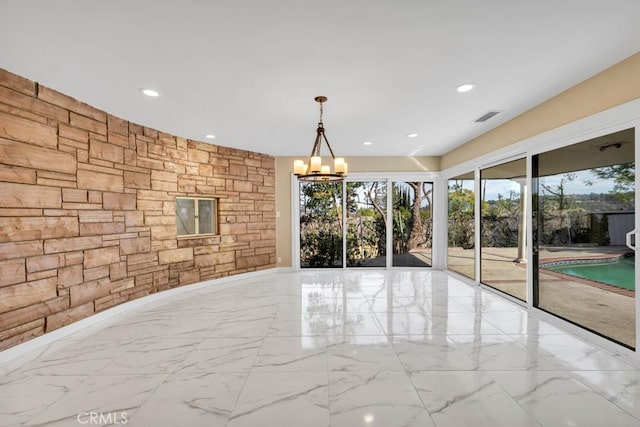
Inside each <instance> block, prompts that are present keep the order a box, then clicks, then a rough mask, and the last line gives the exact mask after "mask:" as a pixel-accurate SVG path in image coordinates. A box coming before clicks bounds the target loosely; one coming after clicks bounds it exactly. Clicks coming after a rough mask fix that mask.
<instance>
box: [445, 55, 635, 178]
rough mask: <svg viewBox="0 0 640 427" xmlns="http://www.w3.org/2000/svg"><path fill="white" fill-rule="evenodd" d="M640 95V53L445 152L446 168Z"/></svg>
mask: <svg viewBox="0 0 640 427" xmlns="http://www.w3.org/2000/svg"><path fill="white" fill-rule="evenodd" d="M636 98H640V53H636V54H635V55H633V56H631V57H629V58H627V59H625V60H624V61H622V62H620V63H618V64H616V65H614V66H612V67H610V68H608V69H606V70H605V71H603V72H601V73H599V74H596V75H595V76H593V77H591V78H589V79H587V80H585V81H583V82H582V83H579V84H578V85H576V86H574V87H572V88H571V89H568V90H566V91H564V92H562V93H561V94H559V95H557V96H555V97H553V98H551V99H549V100H548V101H545V102H543V103H542V104H540V105H538V106H536V107H534V108H532V109H531V110H529V111H527V112H525V113H523V114H521V115H519V116H518V117H515V118H514V119H512V120H510V121H508V122H507V123H505V124H503V125H501V126H499V127H497V128H495V129H494V130H492V131H489V132H487V133H485V134H484V135H481V136H479V137H477V138H475V139H472V140H471V141H469V142H467V143H466V144H464V145H462V146H460V147H458V148H456V149H454V150H451V151H450V152H448V153H446V154H445V155H443V156H442V160H441V167H442V170H444V169H447V168H449V167H451V166H455V165H457V164H459V163H462V162H465V161H468V160H471V159H473V158H475V157H478V156H481V155H483V154H487V153H490V152H492V151H495V150H497V149H500V148H503V147H506V146H508V145H511V144H514V143H516V142H519V141H522V140H525V139H527V138H530V137H532V136H535V135H538V134H540V133H543V132H546V131H548V130H551V129H554V128H557V127H559V126H562V125H565V124H568V123H571V122H574V121H576V120H579V119H582V118H584V117H587V116H590V115H592V114H595V113H598V112H601V111H604V110H607V109H609V108H612V107H615V106H617V105H620V104H624V103H625V102H629V101H632V100H634V99H636Z"/></svg>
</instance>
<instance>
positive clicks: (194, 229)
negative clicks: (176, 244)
mask: <svg viewBox="0 0 640 427" xmlns="http://www.w3.org/2000/svg"><path fill="white" fill-rule="evenodd" d="M217 208H218V205H217V200H216V199H201V198H195V197H177V198H176V224H177V227H178V236H198V235H201V234H216V233H217V232H218V220H217V219H218V214H217Z"/></svg>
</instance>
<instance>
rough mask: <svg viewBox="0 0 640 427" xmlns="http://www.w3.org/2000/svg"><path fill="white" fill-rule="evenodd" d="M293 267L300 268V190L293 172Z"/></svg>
mask: <svg viewBox="0 0 640 427" xmlns="http://www.w3.org/2000/svg"><path fill="white" fill-rule="evenodd" d="M291 267H293V269H294V270H300V190H299V187H298V177H297V176H295V175H294V174H291Z"/></svg>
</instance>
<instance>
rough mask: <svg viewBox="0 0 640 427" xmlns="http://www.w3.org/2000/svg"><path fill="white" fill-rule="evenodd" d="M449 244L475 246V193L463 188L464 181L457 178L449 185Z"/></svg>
mask: <svg viewBox="0 0 640 427" xmlns="http://www.w3.org/2000/svg"><path fill="white" fill-rule="evenodd" d="M448 199H449V203H448V204H449V215H448V221H449V227H448V230H449V232H448V235H449V246H450V247H461V248H463V249H472V248H473V247H474V243H475V242H474V225H475V224H474V211H475V194H474V192H473V190H470V189H468V188H463V182H462V181H458V180H456V181H455V182H454V184H453V185H449V194H448Z"/></svg>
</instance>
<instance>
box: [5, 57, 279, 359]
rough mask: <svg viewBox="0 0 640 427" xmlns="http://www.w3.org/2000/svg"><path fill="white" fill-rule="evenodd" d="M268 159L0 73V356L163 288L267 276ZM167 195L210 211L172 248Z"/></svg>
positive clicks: (270, 243) (171, 202)
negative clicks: (215, 227)
mask: <svg viewBox="0 0 640 427" xmlns="http://www.w3.org/2000/svg"><path fill="white" fill-rule="evenodd" d="M274 183H275V166H274V158H273V157H271V156H267V155H263V154H258V153H252V152H247V151H242V150H236V149H231V148H225V147H221V146H216V145H210V144H205V143H200V142H195V141H190V140H187V139H184V138H179V137H176V136H173V135H169V134H166V133H163V132H159V131H156V130H153V129H149V128H146V127H143V126H140V125H137V124H133V123H130V122H127V121H126V120H122V119H120V118H117V117H114V116H112V115H110V114H107V113H105V112H104V111H100V110H98V109H96V108H93V107H91V106H89V105H87V104H84V103H81V102H79V101H77V100H75V99H73V98H70V97H68V96H66V95H63V94H61V93H59V92H56V91H54V90H52V89H49V88H47V87H44V86H40V85H38V84H37V83H35V82H33V81H30V80H27V79H25V78H22V77H20V76H17V75H15V74H12V73H9V72H7V71H4V70H1V69H0V349H4V348H8V347H11V346H13V345H15V344H17V343H19V342H22V341H25V340H27V339H29V338H32V337H35V336H38V335H41V334H44V333H45V332H49V331H51V330H54V329H57V328H60V327H61V326H64V325H67V324H69V323H71V322H74V321H76V320H78V319H81V318H84V317H87V316H90V315H91V314H93V313H96V312H99V311H102V310H104V309H107V308H109V307H112V306H115V305H118V304H121V303H123V302H125V301H129V300H132V299H135V298H139V297H142V296H145V295H148V294H151V293H154V292H158V291H162V290H164V289H168V288H172V287H175V286H180V285H185V284H189V283H195V282H199V281H202V280H207V279H213V278H219V277H222V276H228V275H232V274H237V273H243V272H249V271H255V270H260V269H266V268H273V267H275V227H276V226H275V211H274V210H275V186H274V185H275V184H274ZM176 196H202V197H210V196H213V197H218V198H219V224H220V226H219V235H216V236H209V237H202V238H187V239H178V238H177V236H176V219H175V198H176Z"/></svg>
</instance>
